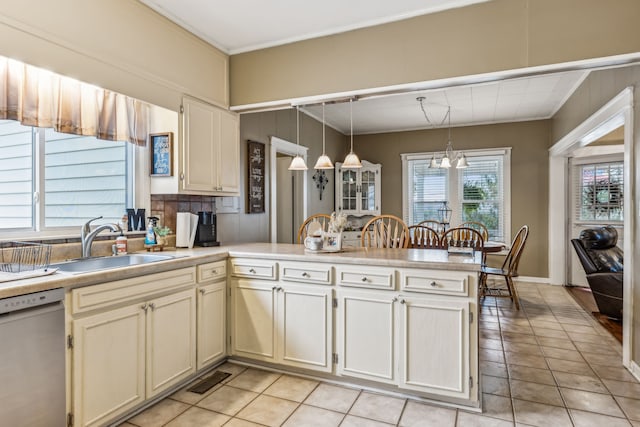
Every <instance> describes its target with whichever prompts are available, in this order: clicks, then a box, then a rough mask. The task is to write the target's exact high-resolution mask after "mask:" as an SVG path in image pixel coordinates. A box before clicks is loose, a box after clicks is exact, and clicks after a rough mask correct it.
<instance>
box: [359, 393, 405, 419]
mask: <svg viewBox="0 0 640 427" xmlns="http://www.w3.org/2000/svg"><path fill="white" fill-rule="evenodd" d="M404 405H405V399H399V398H397V397H390V396H384V395H382V394H374V393H367V392H362V393H360V396H358V399H356V402H355V403H354V404H353V407H352V408H351V410H350V411H349V414H350V415H355V416H359V417H365V418H370V419H374V420H377V421H382V422H385V423H391V424H397V423H398V420H399V419H400V415H401V414H402V409H403V408H404Z"/></svg>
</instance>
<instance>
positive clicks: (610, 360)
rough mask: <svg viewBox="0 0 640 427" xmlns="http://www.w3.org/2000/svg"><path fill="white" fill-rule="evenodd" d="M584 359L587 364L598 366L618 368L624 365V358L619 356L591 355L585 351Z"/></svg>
mask: <svg viewBox="0 0 640 427" xmlns="http://www.w3.org/2000/svg"><path fill="white" fill-rule="evenodd" d="M582 357H584V358H585V360H586V361H587V362H589V363H593V364H596V365H605V366H618V365H620V364H621V363H622V356H620V355H619V354H611V353H605V354H602V353H589V352H587V351H583V352H582Z"/></svg>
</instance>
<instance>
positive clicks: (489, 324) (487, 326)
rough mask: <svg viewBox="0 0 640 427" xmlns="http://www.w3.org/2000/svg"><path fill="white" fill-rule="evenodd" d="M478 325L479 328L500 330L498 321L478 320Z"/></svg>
mask: <svg viewBox="0 0 640 427" xmlns="http://www.w3.org/2000/svg"><path fill="white" fill-rule="evenodd" d="M478 327H479V328H480V329H492V330H495V331H499V330H500V324H499V323H498V322H487V321H486V320H480V321H479V322H478Z"/></svg>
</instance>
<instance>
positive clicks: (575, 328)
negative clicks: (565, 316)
mask: <svg viewBox="0 0 640 427" xmlns="http://www.w3.org/2000/svg"><path fill="white" fill-rule="evenodd" d="M564 330H565V331H567V332H568V333H569V336H571V334H572V333H577V334H589V335H597V336H598V335H600V333H599V332H598V330H597V329H596V328H594V327H592V326H583V325H571V324H565V325H564Z"/></svg>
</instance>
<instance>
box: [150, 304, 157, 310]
mask: <svg viewBox="0 0 640 427" xmlns="http://www.w3.org/2000/svg"><path fill="white" fill-rule="evenodd" d="M149 308H150V309H151V311H154V310H155V309H156V305H155V304H154V303H151V304H149Z"/></svg>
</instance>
